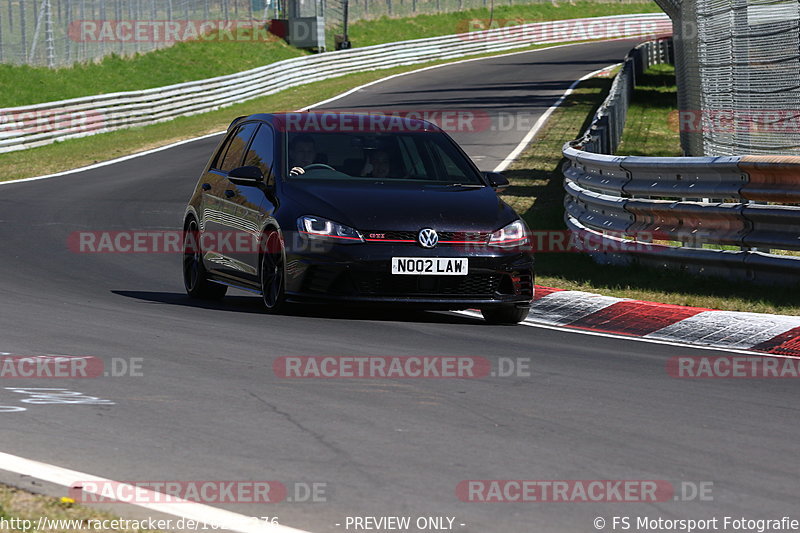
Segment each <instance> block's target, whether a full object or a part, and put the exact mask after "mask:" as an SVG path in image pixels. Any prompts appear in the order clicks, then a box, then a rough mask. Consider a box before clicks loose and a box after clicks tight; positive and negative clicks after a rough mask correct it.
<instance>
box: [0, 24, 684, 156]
mask: <svg viewBox="0 0 800 533" xmlns="http://www.w3.org/2000/svg"><path fill="white" fill-rule="evenodd" d="M559 25H561V26H559ZM578 30H580V31H578ZM670 30H671V22H670V20H669V18H668V17H667V16H666V15H664V14H645V15H616V16H610V17H594V18H586V19H573V20H569V21H553V22H543V23H535V24H524V25H520V26H515V27H513V28H497V29H493V30H484V31H476V32H470V33H464V34H457V35H448V36H445V37H433V38H427V39H417V40H413V41H404V42H399V43H391V44H384V45H376V46H369V47H364V48H356V49H351V50H341V51H337V52H328V53H324V54H318V55H312V56H303V57H299V58H293V59H287V60H283V61H278V62H276V63H272V64H270V65H266V66H263V67H258V68H255V69H252V70H248V71H246V72H241V73H238V74H231V75H228V76H219V77H216V78H211V79H206V80H200V81H193V82H188V83H180V84H177V85H171V86H168V87H159V88H155V89H148V90H143V91H132V92H124V93H113V94H104V95H100V96H90V97H85V98H75V99H71V100H62V101H58V102H49V103H44V104H37V105H31V106H24V107H16V108H8V109H0V153H2V152H10V151H14V150H22V149H25V148H32V147H36V146H42V145H45V144H50V143H52V142H55V141H60V140H65V139H70V138H74V137H84V136H87V135H93V134H97V133H102V132H107V131H114V130H118V129H122V128H128V127H132V126H144V125H148V124H155V123H158V122H163V121H167V120H171V119H173V118H176V117H180V116H187V115H192V114H196V113H203V112H207V111H213V110H216V109H219V108H221V107H224V106H228V105H232V104H236V103H239V102H244V101H246V100H249V99H252V98H257V97H259V96H265V95H269V94H273V93H276V92H278V91H282V90H284V89H288V88H290V87H295V86H298V85H303V84H306V83H310V82H315V81H321V80H326V79H330V78H334V77H337V76H342V75H344V74H348V73H353V72H363V71H368V70H378V69H387V68H392V67H398V66H402V65H412V64H417V63H423V62H428V61H435V60H443V59H453V58H458V57H463V56H468V55H474V54H481V53H487V52H500V51H504V50H512V49H515V48H522V47H525V46H530V45H532V44H546V43H558V42H568V41H576V40H590V39H595V38H601V37H609V36H611V37H624V36H639V35H653V34H658V33H664V32H668V31H670ZM609 32H611V35H609ZM265 111H267V110H265Z"/></svg>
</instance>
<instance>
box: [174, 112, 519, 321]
mask: <svg viewBox="0 0 800 533" xmlns="http://www.w3.org/2000/svg"><path fill="white" fill-rule="evenodd" d="M507 185H508V181H507V180H506V179H505V178H503V176H502V175H500V174H496V173H488V172H487V173H481V172H480V171H479V170H478V169H477V167H475V165H474V164H473V163H472V161H471V160H470V159H469V157H468V156H467V155H466V154H465V153H464V152H463V151H462V150H461V148H460V147H459V146H458V145H457V144H456V143H455V142H454V141H453V140H452V139H451V138H450V137H449V136H448V135H447V134H446V133H444V132H443V131H442V130H441V129H440V128H438V127H437V126H435V125H433V124H431V123H429V122H425V121H423V120H416V119H411V118H407V117H397V116H390V115H360V114H339V113H282V114H257V115H251V116H248V117H240V118H238V119H236V120H234V121H233V123H232V124H231V125H230V127H229V128H228V132H227V134H226V135H225V138H224V139H223V140H222V142H221V143H220V144H219V146H218V147H217V149H216V150H215V151H214V154H213V155H212V157H211V159H210V160H209V162H208V164H207V165H206V167H205V169H204V171H203V174H202V176H201V177H200V180H199V181H198V183H197V187H196V188H195V191H194V193H193V194H192V197H191V199H190V200H189V205H188V206H187V209H186V213H185V216H184V232H185V233H184V235H185V239H184V256H183V257H184V259H183V274H184V283H185V286H186V290H187V292H188V293H189V295H190V296H192V297H196V298H220V297H222V296H224V294H225V292H226V290H227V288H228V287H235V288H238V289H244V290H248V291H251V292H256V293H258V294H261V295H262V298H263V300H264V305H265V306H266V309H267V311H268V312H272V313H278V312H280V311H282V310H283V309H284V308H285V307H286V305H287V304H288V303H292V302H314V303H335V302H339V303H345V304H350V305H352V304H362V303H364V304H376V303H383V304H391V305H414V306H417V307H421V308H426V309H452V310H456V309H469V308H477V309H480V310H481V312H482V314H483V316H484V318H485V319H486V320H487V321H489V322H492V323H517V322H519V321H521V320H522V319H524V318H525V317H526V316H527V313H528V309H529V307H530V303H531V300H532V297H533V256H532V255H531V253H530V232H529V230H528V228H527V226H526V225H525V223H524V222H523V221H522V219H520V217H519V216H518V215H517V214H516V213H515V212H514V210H513V209H511V207H509V206H508V205H507V204H506V203H505V202H503V201H502V200H501V199H500V198H499V197H498V196H497V190H498V189H501V188H502V187H504V186H507Z"/></svg>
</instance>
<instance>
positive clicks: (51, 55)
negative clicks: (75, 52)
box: [44, 0, 56, 68]
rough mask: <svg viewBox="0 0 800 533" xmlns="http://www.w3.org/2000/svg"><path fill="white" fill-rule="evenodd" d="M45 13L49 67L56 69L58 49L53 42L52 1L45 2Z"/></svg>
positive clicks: (45, 34)
mask: <svg viewBox="0 0 800 533" xmlns="http://www.w3.org/2000/svg"><path fill="white" fill-rule="evenodd" d="M44 2H45V13H44V37H45V42H46V43H47V67H48V68H55V66H56V47H55V43H54V42H53V40H54V39H53V6H52V4H51V3H50V0H44Z"/></svg>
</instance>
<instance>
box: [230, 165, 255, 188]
mask: <svg viewBox="0 0 800 533" xmlns="http://www.w3.org/2000/svg"><path fill="white" fill-rule="evenodd" d="M228 179H229V180H231V181H232V182H233V183H235V184H236V185H258V184H259V183H264V173H263V172H261V169H260V168H258V167H253V166H247V167H239V168H234V169H233V170H231V171H230V172H228Z"/></svg>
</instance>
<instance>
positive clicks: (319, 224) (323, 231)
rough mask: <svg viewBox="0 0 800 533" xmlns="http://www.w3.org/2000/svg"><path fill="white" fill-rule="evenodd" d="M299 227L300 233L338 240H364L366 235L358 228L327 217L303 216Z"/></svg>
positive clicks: (354, 241)
mask: <svg viewBox="0 0 800 533" xmlns="http://www.w3.org/2000/svg"><path fill="white" fill-rule="evenodd" d="M297 227H298V229H299V230H300V233H302V234H304V235H307V236H310V237H320V238H325V239H332V240H336V241H338V242H352V243H357V242H364V237H362V236H361V234H360V233H359V232H358V230H356V229H353V228H351V227H350V226H345V225H344V224H339V223H338V222H334V221H333V220H328V219H327V218H322V217H315V216H311V215H306V216H302V217H300V218H298V219H297Z"/></svg>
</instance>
